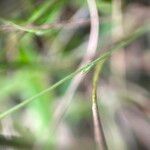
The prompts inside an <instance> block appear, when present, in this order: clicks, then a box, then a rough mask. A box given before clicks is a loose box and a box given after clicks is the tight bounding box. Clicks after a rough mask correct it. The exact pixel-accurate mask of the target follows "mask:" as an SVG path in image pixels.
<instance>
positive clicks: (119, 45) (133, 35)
mask: <svg viewBox="0 0 150 150" xmlns="http://www.w3.org/2000/svg"><path fill="white" fill-rule="evenodd" d="M149 31H150V28H149V24H148V25H145V26H143V27H141V28H139V29H137V30H136V31H135V32H133V33H131V34H130V35H129V36H127V37H125V38H124V39H122V40H121V41H120V42H118V43H116V44H115V46H113V47H112V48H110V49H109V50H108V51H107V52H105V53H104V54H103V55H101V56H100V57H98V58H97V59H96V60H94V61H92V62H91V63H88V64H87V65H85V66H83V67H82V68H80V69H78V70H76V71H75V72H73V73H71V74H69V75H68V76H66V77H65V78H63V79H62V80H60V81H58V82H57V83H55V84H54V85H52V86H50V87H49V88H47V89H45V90H43V91H41V92H39V93H38V94H37V95H34V96H32V97H30V98H29V99H26V100H24V101H23V102H21V103H20V104H18V105H16V106H14V107H13V108H10V109H9V110H7V111H5V112H3V113H1V114H0V119H2V118H4V117H6V116H7V115H9V114H11V113H13V112H15V111H17V110H19V109H20V108H22V107H24V106H26V105H27V104H28V103H30V102H31V101H33V100H35V99H36V98H38V97H39V96H42V95H43V94H45V93H47V92H50V91H52V90H54V89H55V88H57V87H58V86H60V85H61V84H63V83H64V82H65V81H68V80H70V79H71V78H73V77H74V76H75V75H76V74H78V73H80V72H82V73H87V72H89V71H90V70H91V68H92V67H93V66H95V65H96V64H97V63H100V62H103V60H105V59H108V58H109V57H110V56H111V55H112V53H113V52H115V51H117V50H119V49H121V48H123V47H125V46H127V45H129V44H130V43H131V42H132V41H134V40H135V39H136V38H138V37H140V36H142V35H143V34H144V33H146V32H149Z"/></svg>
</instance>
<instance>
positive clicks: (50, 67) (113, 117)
mask: <svg viewBox="0 0 150 150" xmlns="http://www.w3.org/2000/svg"><path fill="white" fill-rule="evenodd" d="M96 3H97V8H98V12H99V20H100V25H99V42H98V48H97V53H96V54H95V57H98V56H99V53H102V52H103V51H104V49H106V50H107V49H108V47H110V46H111V45H112V44H113V43H114V42H116V41H119V40H120V39H121V38H120V37H122V36H124V37H125V36H126V35H127V34H128V33H130V32H131V31H133V30H134V29H135V28H137V27H140V26H142V25H143V24H144V23H147V22H149V21H150V20H149V18H150V7H149V6H150V1H149V0H118V1H116V0H97V1H96ZM89 17H90V15H89V9H88V5H87V1H86V0H0V18H1V20H0V112H1V113H2V112H4V111H6V110H8V109H10V108H12V107H13V106H15V105H17V104H19V103H21V102H22V101H23V100H25V99H27V98H30V97H32V96H33V95H36V94H38V93H39V92H41V91H42V90H45V89H47V88H48V87H50V86H51V85H53V84H54V83H56V82H58V81H59V80H60V79H62V78H64V77H65V76H66V75H68V74H70V73H71V72H73V71H74V70H76V68H78V66H79V64H80V62H81V61H82V59H83V57H84V55H85V52H86V48H87V44H88V39H89V33H90V20H89V19H90V18H89ZM80 20H84V21H85V22H83V23H81V24H79V25H78V24H74V25H73V24H71V22H73V21H76V22H78V21H80ZM13 23H14V24H15V25H16V24H17V25H20V26H22V27H25V28H27V29H32V31H27V32H26V31H23V30H20V29H19V28H18V27H16V26H15V25H14V24H13ZM70 24H71V25H70ZM34 29H35V30H34ZM149 40H150V36H149V33H146V34H144V35H143V36H142V37H140V38H138V39H137V40H136V41H134V42H133V43H131V44H130V45H129V46H127V47H125V48H122V50H121V51H119V52H117V53H115V54H114V55H113V56H112V57H111V58H110V59H109V61H107V63H106V64H105V65H104V67H103V71H102V76H101V78H100V82H99V85H98V101H99V108H100V112H99V113H100V115H101V119H102V124H103V129H104V134H105V138H106V142H107V145H108V149H110V150H117V149H118V150H145V149H147V150H148V149H150V123H149V118H150V109H149V106H150V101H149V98H150V94H149V90H150V63H149V60H150V51H149V48H150V47H149V46H150V42H149ZM92 76H93V71H91V72H89V73H88V74H87V75H86V76H85V77H84V79H83V80H82V81H81V83H80V85H79V87H78V89H77V90H76V91H75V93H73V94H74V96H73V99H72V102H71V103H70V105H69V107H68V109H67V110H66V112H65V114H62V117H61V120H59V121H58V124H57V125H56V126H55V123H54V122H55V120H57V118H55V116H54V113H55V111H56V110H57V109H58V106H59V105H60V104H61V103H60V102H61V101H62V100H63V98H64V95H65V94H66V92H67V88H68V87H69V85H70V84H71V80H69V81H67V82H65V83H64V84H62V85H61V86H59V87H58V88H56V89H55V90H53V91H51V92H47V93H45V94H44V95H42V96H40V97H38V98H36V99H35V100H34V101H33V102H31V103H29V104H28V105H26V106H25V107H23V108H21V109H19V110H18V111H16V112H14V113H12V114H11V115H9V116H7V117H6V118H3V119H1V120H0V149H2V150H3V149H4V150H5V149H9V148H12V149H41V150H43V149H48V150H49V149H57V150H77V149H79V150H93V149H95V142H94V133H93V123H92V112H91V89H92ZM65 98H67V97H65Z"/></svg>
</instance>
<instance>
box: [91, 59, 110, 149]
mask: <svg viewBox="0 0 150 150" xmlns="http://www.w3.org/2000/svg"><path fill="white" fill-rule="evenodd" d="M105 61H106V59H104V60H103V61H102V62H101V63H98V64H97V65H96V67H95V72H94V76H93V87H92V114H93V124H94V137H95V142H96V148H97V149H100V150H106V149H107V145H106V140H105V136H104V132H103V127H102V123H101V118H100V115H99V108H98V102H97V85H98V79H99V76H100V74H101V72H102V67H103V65H104V63H105Z"/></svg>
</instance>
